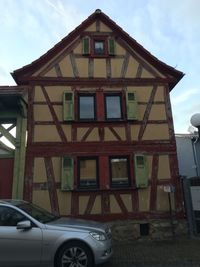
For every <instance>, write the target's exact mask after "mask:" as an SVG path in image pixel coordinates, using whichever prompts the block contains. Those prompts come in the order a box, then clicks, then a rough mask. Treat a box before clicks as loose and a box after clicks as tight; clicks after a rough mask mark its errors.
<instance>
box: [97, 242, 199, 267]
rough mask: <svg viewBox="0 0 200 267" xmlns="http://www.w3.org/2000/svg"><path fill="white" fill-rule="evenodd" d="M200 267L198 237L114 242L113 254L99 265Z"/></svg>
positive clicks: (106, 266) (118, 266) (119, 266)
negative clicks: (108, 259) (108, 260)
mask: <svg viewBox="0 0 200 267" xmlns="http://www.w3.org/2000/svg"><path fill="white" fill-rule="evenodd" d="M161 266H162V267H200V239H189V238H181V239H171V240H166V241H145V240H143V241H134V242H129V243H124V242H118V243H116V244H114V255H113V258H112V260H111V261H110V262H109V263H106V264H104V265H102V266H101V267H161Z"/></svg>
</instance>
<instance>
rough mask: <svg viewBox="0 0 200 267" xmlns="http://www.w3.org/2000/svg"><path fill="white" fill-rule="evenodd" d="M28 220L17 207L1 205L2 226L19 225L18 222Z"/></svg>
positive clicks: (0, 222) (0, 224)
mask: <svg viewBox="0 0 200 267" xmlns="http://www.w3.org/2000/svg"><path fill="white" fill-rule="evenodd" d="M24 220H26V217H25V216H24V215H23V214H21V213H20V212H18V211H16V210H15V209H12V208H9V207H0V226H17V224H18V222H21V221H24Z"/></svg>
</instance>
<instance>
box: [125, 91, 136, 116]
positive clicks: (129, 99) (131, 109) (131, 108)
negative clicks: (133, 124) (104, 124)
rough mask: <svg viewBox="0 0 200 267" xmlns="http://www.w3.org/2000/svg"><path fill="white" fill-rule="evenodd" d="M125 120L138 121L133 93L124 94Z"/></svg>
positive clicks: (134, 94)
mask: <svg viewBox="0 0 200 267" xmlns="http://www.w3.org/2000/svg"><path fill="white" fill-rule="evenodd" d="M126 107H127V119H128V120H138V101H137V96H136V93H135V92H127V94H126Z"/></svg>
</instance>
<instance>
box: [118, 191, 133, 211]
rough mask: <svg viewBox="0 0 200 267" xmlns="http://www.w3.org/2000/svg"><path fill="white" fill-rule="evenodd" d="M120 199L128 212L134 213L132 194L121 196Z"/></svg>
mask: <svg viewBox="0 0 200 267" xmlns="http://www.w3.org/2000/svg"><path fill="white" fill-rule="evenodd" d="M120 197H121V199H122V201H123V203H124V205H125V207H126V208H127V210H128V212H132V197H131V195H130V194H120Z"/></svg>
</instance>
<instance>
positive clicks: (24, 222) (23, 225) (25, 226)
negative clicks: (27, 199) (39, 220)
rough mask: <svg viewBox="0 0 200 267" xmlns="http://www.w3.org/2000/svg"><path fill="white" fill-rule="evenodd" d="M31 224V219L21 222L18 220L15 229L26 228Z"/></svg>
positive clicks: (29, 227) (30, 226)
mask: <svg viewBox="0 0 200 267" xmlns="http://www.w3.org/2000/svg"><path fill="white" fill-rule="evenodd" d="M31 228H32V225H31V221H28V220H27V221H22V222H18V224H17V229H18V230H28V229H31Z"/></svg>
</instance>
